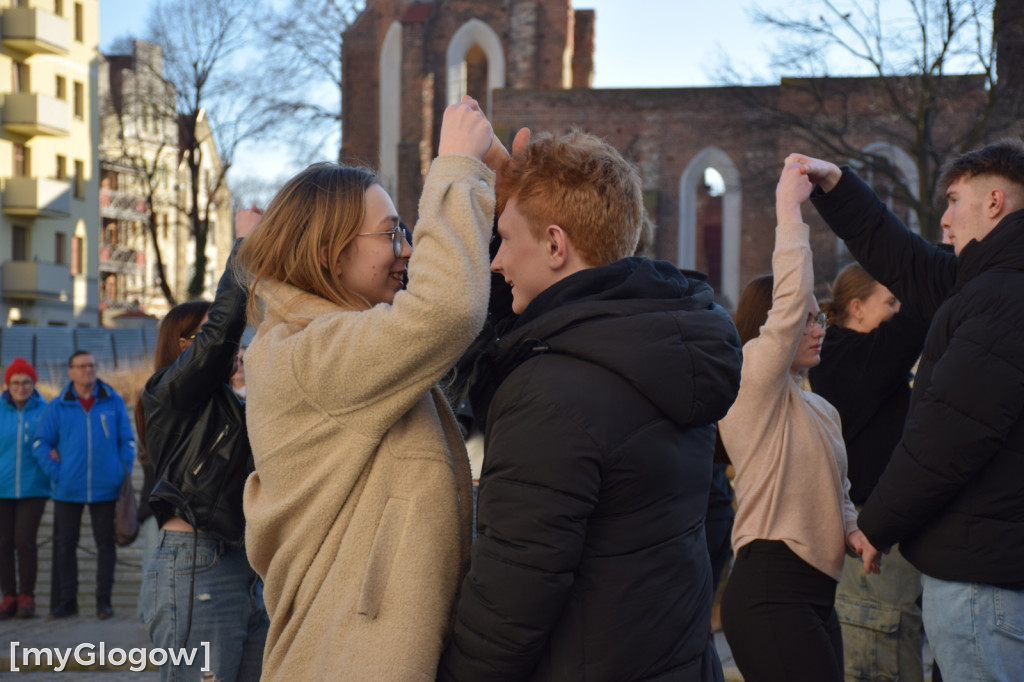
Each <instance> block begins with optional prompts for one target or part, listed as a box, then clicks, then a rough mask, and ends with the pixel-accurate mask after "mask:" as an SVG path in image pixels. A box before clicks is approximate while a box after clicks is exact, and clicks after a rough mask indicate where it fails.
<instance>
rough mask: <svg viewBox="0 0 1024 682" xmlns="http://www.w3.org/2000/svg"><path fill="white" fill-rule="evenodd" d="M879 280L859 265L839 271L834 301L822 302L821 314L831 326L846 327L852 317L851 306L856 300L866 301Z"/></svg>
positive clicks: (850, 265) (851, 264)
mask: <svg viewBox="0 0 1024 682" xmlns="http://www.w3.org/2000/svg"><path fill="white" fill-rule="evenodd" d="M877 285H878V280H876V279H875V278H874V277H872V276H871V275H869V274H868V272H867V270H865V269H864V268H863V267H862V266H861V265H860V264H859V263H850V264H849V265H847V266H846V267H845V268H843V269H842V270H840V271H839V274H838V275H837V276H836V281H835V283H833V284H832V300H831V301H822V302H821V303H820V304H819V305H820V307H821V312H823V313H825V317H826V319H827V320H828V323H829V324H838V325H839V326H840V327H845V326H846V322H847V318H849V317H850V304H851V303H853V301H854V300H860V301H862V302H863V301H866V300H868V299H869V298H870V297H871V294H872V293H874V291H875V287H876V286H877Z"/></svg>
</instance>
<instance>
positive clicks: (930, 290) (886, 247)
mask: <svg viewBox="0 0 1024 682" xmlns="http://www.w3.org/2000/svg"><path fill="white" fill-rule="evenodd" d="M789 158H790V159H793V160H794V161H795V162H797V163H800V164H801V165H802V166H803V167H804V168H805V171H806V173H807V176H808V178H810V179H811V182H813V183H815V184H816V185H817V186H818V187H817V189H815V190H814V192H812V194H811V201H812V203H813V204H814V206H815V208H817V209H818V213H820V214H821V217H822V218H823V219H824V220H825V222H826V223H828V226H829V228H830V229H831V230H832V231H833V232H835V234H836V236H838V237H839V238H840V239H842V240H843V241H844V242H845V243H846V246H847V247H848V248H849V249H850V252H851V253H852V254H853V256H854V258H856V259H857V262H858V263H860V264H861V265H863V266H864V269H865V270H867V271H868V273H870V274H871V276H872V277H874V278H875V279H877V280H878V281H879V282H881V283H882V284H884V285H885V286H887V287H888V288H889V289H890V290H891V291H892V292H893V293H894V294H895V295H896V297H897V298H899V299H900V300H901V301H903V302H904V304H910V305H911V306H912V307H914V308H916V309H917V310H918V311H919V313H920V314H921V315H922V316H923V317H925V318H931V316H932V315H933V314H934V313H935V311H936V310H937V309H938V307H939V306H940V305H941V304H942V301H944V300H945V299H946V297H947V296H948V295H949V291H950V289H951V288H952V287H953V285H954V284H955V282H956V272H957V264H956V257H955V256H954V255H953V253H952V252H947V251H945V250H943V249H941V248H939V247H937V246H935V245H934V244H930V243H928V242H927V241H926V240H924V239H923V238H922V237H921V236H920V235H917V234H914V233H913V232H912V231H911V230H909V229H908V228H907V226H906V225H904V224H903V222H902V221H900V219H899V218H897V217H896V215H895V214H893V212H892V211H891V210H889V208H888V206H886V205H885V203H884V202H883V201H882V200H881V199H879V198H878V196H877V195H876V194H875V192H874V190H872V189H871V187H869V186H868V185H867V184H866V183H865V182H864V181H863V180H861V179H860V178H859V177H857V174H856V173H854V172H853V171H852V170H850V169H849V168H842V169H840V168H839V167H838V166H836V165H835V164H834V163H829V162H827V161H822V160H821V159H815V158H813V157H809V156H805V155H803V154H791V155H790V156H789Z"/></svg>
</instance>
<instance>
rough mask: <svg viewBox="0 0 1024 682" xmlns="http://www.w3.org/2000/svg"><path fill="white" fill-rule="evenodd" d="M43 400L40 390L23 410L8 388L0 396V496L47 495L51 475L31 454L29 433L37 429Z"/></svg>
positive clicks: (44, 403)
mask: <svg viewBox="0 0 1024 682" xmlns="http://www.w3.org/2000/svg"><path fill="white" fill-rule="evenodd" d="M45 410H46V400H44V399H43V396H41V395H39V391H32V395H31V397H29V399H28V402H26V403H25V405H24V407H22V409H20V410H19V409H18V408H17V407H15V405H14V401H13V400H11V394H10V392H9V391H4V392H3V395H2V396H0V498H2V499H5V500H10V499H20V498H22V497H49V496H50V477H49V476H47V475H46V473H45V472H44V471H43V470H42V469H40V468H39V465H38V464H37V463H36V458H35V457H33V456H32V436H33V434H35V432H36V426H37V425H38V424H39V420H40V418H42V416H43V412H44V411H45Z"/></svg>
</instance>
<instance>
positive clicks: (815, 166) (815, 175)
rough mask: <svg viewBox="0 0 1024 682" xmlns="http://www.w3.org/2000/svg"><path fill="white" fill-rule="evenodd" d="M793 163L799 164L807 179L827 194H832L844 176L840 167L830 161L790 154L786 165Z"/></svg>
mask: <svg viewBox="0 0 1024 682" xmlns="http://www.w3.org/2000/svg"><path fill="white" fill-rule="evenodd" d="M793 163H795V164H799V165H800V167H801V168H802V169H803V173H804V175H806V176H807V179H808V180H810V181H811V183H813V184H815V185H817V186H818V187H821V189H822V190H824V191H825V192H831V191H832V189H833V188H835V186H836V185H837V184H839V180H840V178H842V176H843V172H842V170H840V169H839V166H837V165H835V164H834V163H832V162H830V161H822V160H821V159H816V158H814V157H813V156H807V155H805V154H790V155H789V156H787V157H786V165H787V166H788V165H790V164H793Z"/></svg>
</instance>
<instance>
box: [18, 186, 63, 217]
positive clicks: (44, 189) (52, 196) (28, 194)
mask: <svg viewBox="0 0 1024 682" xmlns="http://www.w3.org/2000/svg"><path fill="white" fill-rule="evenodd" d="M4 213H6V214H7V215H22V216H35V217H38V218H67V217H68V216H70V215H71V186H70V185H69V184H68V183H67V181H66V180H49V179H46V178H7V181H6V183H5V186H4Z"/></svg>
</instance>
